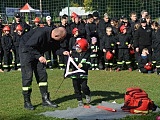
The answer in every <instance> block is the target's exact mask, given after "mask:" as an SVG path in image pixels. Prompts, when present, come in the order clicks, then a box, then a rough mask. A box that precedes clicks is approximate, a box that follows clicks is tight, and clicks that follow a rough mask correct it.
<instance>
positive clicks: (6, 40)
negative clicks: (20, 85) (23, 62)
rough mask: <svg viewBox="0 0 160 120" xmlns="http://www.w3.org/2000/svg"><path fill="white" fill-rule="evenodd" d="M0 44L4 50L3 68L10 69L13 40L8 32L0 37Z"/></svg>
mask: <svg viewBox="0 0 160 120" xmlns="http://www.w3.org/2000/svg"><path fill="white" fill-rule="evenodd" d="M1 44H2V48H3V51H4V65H3V68H4V69H5V70H7V72H8V71H10V70H11V67H12V52H11V50H12V48H13V40H12V37H11V36H10V34H7V35H3V36H2V38H1Z"/></svg>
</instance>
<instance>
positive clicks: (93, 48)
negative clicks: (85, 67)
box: [90, 44, 99, 58]
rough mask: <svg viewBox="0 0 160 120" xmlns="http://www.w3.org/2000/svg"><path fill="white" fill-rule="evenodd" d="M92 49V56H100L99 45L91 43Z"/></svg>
mask: <svg viewBox="0 0 160 120" xmlns="http://www.w3.org/2000/svg"><path fill="white" fill-rule="evenodd" d="M90 49H91V53H90V57H91V58H95V57H98V52H99V47H98V45H97V44H95V45H94V44H91V45H90ZM93 50H96V51H97V52H93Z"/></svg>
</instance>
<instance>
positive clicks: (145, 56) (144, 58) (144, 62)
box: [138, 48, 152, 73]
mask: <svg viewBox="0 0 160 120" xmlns="http://www.w3.org/2000/svg"><path fill="white" fill-rule="evenodd" d="M149 64H150V65H151V64H152V60H151V56H150V55H149V51H148V49H147V48H144V49H143V50H142V54H141V55H140V56H139V59H138V68H139V72H141V73H151V72H152V68H151V67H150V69H147V68H146V66H148V65H149Z"/></svg>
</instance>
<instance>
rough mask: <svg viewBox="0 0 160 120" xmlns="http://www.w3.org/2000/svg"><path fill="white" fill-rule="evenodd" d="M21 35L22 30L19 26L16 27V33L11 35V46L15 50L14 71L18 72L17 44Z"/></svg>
mask: <svg viewBox="0 0 160 120" xmlns="http://www.w3.org/2000/svg"><path fill="white" fill-rule="evenodd" d="M22 35H23V28H22V26H21V25H20V24H19V25H17V27H16V33H15V34H14V35H13V45H14V48H15V66H14V69H15V70H20V58H19V42H20V39H21V37H22Z"/></svg>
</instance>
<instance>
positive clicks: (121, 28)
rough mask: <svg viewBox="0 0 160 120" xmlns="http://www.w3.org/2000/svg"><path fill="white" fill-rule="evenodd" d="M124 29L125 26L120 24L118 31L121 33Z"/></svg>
mask: <svg viewBox="0 0 160 120" xmlns="http://www.w3.org/2000/svg"><path fill="white" fill-rule="evenodd" d="M124 29H126V26H124V25H122V26H121V27H120V32H121V33H122V32H123V30H124Z"/></svg>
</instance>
